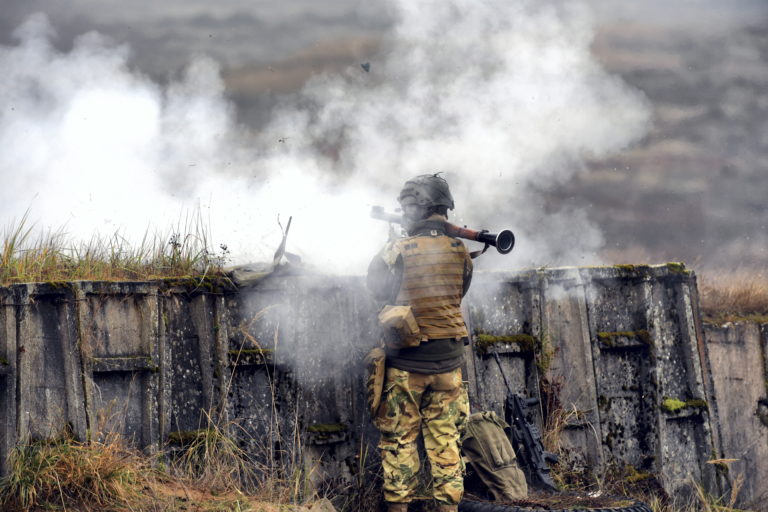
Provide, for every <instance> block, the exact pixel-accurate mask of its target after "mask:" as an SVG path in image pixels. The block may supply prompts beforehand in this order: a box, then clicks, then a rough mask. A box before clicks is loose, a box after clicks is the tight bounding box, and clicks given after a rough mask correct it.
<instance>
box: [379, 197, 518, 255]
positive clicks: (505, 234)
mask: <svg viewBox="0 0 768 512" xmlns="http://www.w3.org/2000/svg"><path fill="white" fill-rule="evenodd" d="M371 217H373V218H374V219H378V220H383V221H386V222H391V223H392V224H400V225H402V223H403V217H402V215H397V214H396V213H390V212H387V211H385V210H384V208H383V207H381V206H374V207H373V208H371ZM445 234H446V235H448V236H452V237H456V238H464V239H466V240H474V241H476V242H480V243H483V244H486V245H492V246H493V247H495V248H496V250H497V251H499V252H500V253H501V254H507V253H509V252H510V251H511V250H512V248H513V247H514V246H515V235H514V233H512V231H510V230H508V229H504V230H501V231H499V232H498V233H490V232H488V230H486V229H482V230H480V231H475V230H474V229H468V228H460V227H459V226H456V225H455V224H451V223H450V222H446V223H445Z"/></svg>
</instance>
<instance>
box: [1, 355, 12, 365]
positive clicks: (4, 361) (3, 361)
mask: <svg viewBox="0 0 768 512" xmlns="http://www.w3.org/2000/svg"><path fill="white" fill-rule="evenodd" d="M9 364H11V363H9V362H8V360H7V359H6V358H4V357H0V366H8V365H9Z"/></svg>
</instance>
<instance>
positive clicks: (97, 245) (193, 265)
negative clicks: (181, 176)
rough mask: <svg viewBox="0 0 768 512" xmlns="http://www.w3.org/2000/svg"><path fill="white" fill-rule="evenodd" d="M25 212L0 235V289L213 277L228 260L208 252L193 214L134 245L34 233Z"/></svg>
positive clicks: (204, 232)
mask: <svg viewBox="0 0 768 512" xmlns="http://www.w3.org/2000/svg"><path fill="white" fill-rule="evenodd" d="M28 214H29V212H27V213H25V214H24V216H22V217H21V219H19V220H18V221H14V222H11V223H10V224H9V225H8V226H6V228H5V230H3V231H0V238H1V239H2V243H3V245H2V252H0V285H10V284H15V283H28V282H62V281H73V280H91V281H135V280H153V279H163V278H169V277H187V276H200V275H206V276H211V275H218V274H220V273H221V270H222V267H223V265H224V264H225V263H226V260H227V259H228V257H229V251H228V249H227V247H226V246H225V245H221V246H220V247H219V250H218V251H216V250H214V249H213V248H212V247H211V243H210V236H209V232H210V229H209V228H208V226H207V225H206V223H205V221H204V220H203V218H202V216H201V214H200V213H199V212H197V213H195V214H188V215H187V216H186V217H184V218H181V219H180V220H179V221H178V223H177V225H176V226H174V227H172V228H171V229H169V230H168V231H167V232H165V233H161V232H155V233H150V231H149V230H147V231H146V232H145V233H144V236H143V237H142V239H141V240H140V241H139V242H138V243H132V242H130V241H129V240H127V239H126V238H125V237H124V236H123V235H122V234H120V232H116V233H114V234H113V235H111V236H103V235H94V236H93V237H92V238H91V239H90V240H88V241H76V240H74V238H73V237H71V236H70V235H69V234H68V233H67V232H66V231H65V230H64V229H63V228H60V229H58V230H46V231H40V232H38V231H36V230H35V229H34V228H35V227H34V225H32V224H31V223H30V221H29V215H28Z"/></svg>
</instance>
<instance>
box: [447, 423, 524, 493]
mask: <svg viewBox="0 0 768 512" xmlns="http://www.w3.org/2000/svg"><path fill="white" fill-rule="evenodd" d="M506 429H509V425H507V423H506V422H505V421H504V420H502V419H501V418H499V417H498V416H497V415H496V413H495V412H493V411H485V412H478V413H475V414H473V415H471V416H470V417H469V419H468V420H467V426H466V431H465V433H464V436H463V437H462V440H461V442H462V445H461V451H462V453H463V455H464V460H466V461H467V462H469V463H470V464H471V467H472V469H473V470H474V471H475V473H477V476H478V478H479V479H480V480H481V481H482V483H483V484H484V486H485V487H486V488H487V489H488V491H489V492H490V494H491V495H492V496H493V498H494V499H495V500H497V501H512V500H519V499H522V498H525V497H526V496H528V484H527V483H526V481H525V474H524V473H523V471H522V470H521V469H520V467H519V466H518V464H517V457H516V455H515V451H514V449H513V448H512V443H510V442H509V436H508V435H507V432H506Z"/></svg>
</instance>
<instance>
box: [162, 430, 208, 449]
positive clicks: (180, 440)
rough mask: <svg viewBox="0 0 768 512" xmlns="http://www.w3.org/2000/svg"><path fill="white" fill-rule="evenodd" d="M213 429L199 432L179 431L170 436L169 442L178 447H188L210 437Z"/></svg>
mask: <svg viewBox="0 0 768 512" xmlns="http://www.w3.org/2000/svg"><path fill="white" fill-rule="evenodd" d="M212 432H213V429H208V428H201V429H197V430H177V431H176V432H171V433H170V434H168V442H169V443H171V444H175V445H177V446H188V445H190V444H192V443H194V442H196V441H198V440H199V439H205V438H206V437H208V436H210V435H211V434H212Z"/></svg>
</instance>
